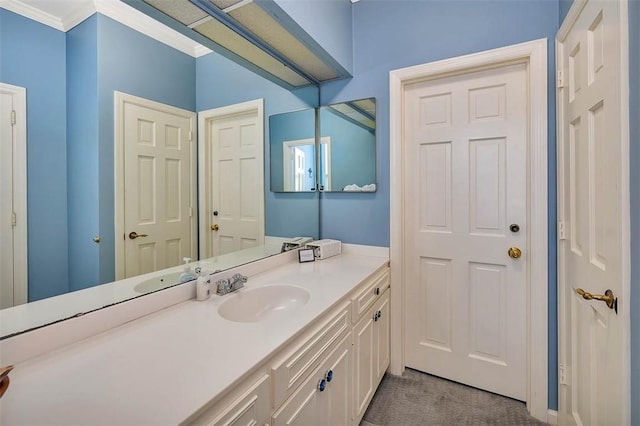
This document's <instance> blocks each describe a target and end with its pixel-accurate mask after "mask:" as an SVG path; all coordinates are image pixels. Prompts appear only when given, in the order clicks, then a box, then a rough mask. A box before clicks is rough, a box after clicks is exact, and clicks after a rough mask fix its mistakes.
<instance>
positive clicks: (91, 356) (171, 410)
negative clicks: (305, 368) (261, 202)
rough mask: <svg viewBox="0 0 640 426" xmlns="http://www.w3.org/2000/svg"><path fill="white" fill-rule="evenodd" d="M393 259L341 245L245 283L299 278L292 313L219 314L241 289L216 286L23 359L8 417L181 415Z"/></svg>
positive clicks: (158, 420) (78, 419)
mask: <svg viewBox="0 0 640 426" xmlns="http://www.w3.org/2000/svg"><path fill="white" fill-rule="evenodd" d="M387 261H388V257H375V256H360V255H352V254H342V255H340V256H337V257H333V258H330V259H325V260H322V261H316V262H312V263H303V264H299V263H297V262H293V263H288V264H286V265H284V266H281V267H278V268H275V269H273V270H270V271H268V272H264V273H261V274H259V275H256V276H253V277H252V278H251V279H250V280H249V282H248V283H247V284H246V289H250V288H255V287H259V286H264V285H270V284H291V285H296V286H300V287H304V288H306V289H307V290H309V291H310V293H311V297H310V299H309V302H308V303H307V304H306V305H305V306H303V307H301V308H299V309H297V310H294V311H292V312H291V313H290V314H288V315H287V316H286V317H277V316H276V317H273V318H269V319H266V320H264V321H262V322H257V323H238V322H231V321H228V320H226V319H224V318H222V317H220V316H219V315H218V313H217V306H218V305H219V304H220V303H221V302H223V301H224V300H227V298H230V297H234V296H235V295H227V296H222V297H220V296H215V295H214V296H213V297H212V298H211V299H209V300H208V301H205V302H197V301H195V299H192V300H189V301H186V302H183V303H180V304H178V305H174V306H172V307H169V308H167V309H163V310H161V311H159V312H156V313H154V314H152V315H148V316H146V317H143V318H141V319H138V320H136V321H133V322H130V323H128V324H125V325H122V326H120V327H117V328H115V329H112V330H110V331H107V332H104V333H101V334H99V335H96V336H94V337H91V338H89V339H85V340H83V341H80V342H78V343H76V344H73V345H70V346H67V347H64V348H62V349H60V350H57V351H55V352H52V353H48V354H46V355H43V356H40V357H37V358H34V359H32V360H29V361H26V362H23V363H20V364H18V365H16V366H15V370H14V371H12V373H11V376H10V377H11V386H10V387H9V390H8V391H7V393H6V394H5V396H4V397H3V398H2V400H0V423H1V424H2V425H13V424H29V425H34V424H65V425H72V424H82V425H92V424H109V425H125V424H126V425H134V424H135V425H147V424H162V425H165V424H177V423H180V422H182V421H184V420H186V419H187V418H188V417H189V416H190V415H192V414H193V413H194V412H196V411H197V410H198V409H200V408H202V407H203V406H205V405H206V404H208V403H209V402H210V401H211V400H212V399H213V398H214V397H216V395H218V394H220V393H221V392H223V391H224V390H225V389H227V388H229V387H230V386H231V385H233V384H234V383H235V382H236V381H237V380H238V379H239V378H241V377H242V376H243V375H244V374H245V373H246V372H247V371H248V370H250V369H252V368H253V367H254V366H256V365H258V364H259V363H260V362H262V361H264V360H265V359H266V358H267V357H268V356H269V355H271V354H272V353H273V352H274V351H276V350H277V349H278V348H279V347H280V346H282V345H283V344H284V343H286V342H287V341H289V340H290V339H291V338H292V337H293V336H295V335H296V334H297V333H299V332H300V331H301V330H302V329H303V328H305V327H306V326H307V325H308V324H310V323H311V322H312V321H313V320H314V319H316V318H318V316H320V315H321V314H322V313H323V312H325V311H326V310H327V309H329V308H330V307H332V306H333V305H335V304H336V303H338V302H339V301H340V300H341V299H343V298H345V296H346V295H347V294H348V293H349V292H350V291H351V290H352V289H353V288H354V286H356V285H357V284H358V283H360V282H361V281H362V280H363V279H365V278H366V277H368V276H369V275H371V274H372V273H373V272H375V271H376V270H378V269H379V268H381V267H383V266H384V265H385V264H386V263H387ZM240 291H243V290H240Z"/></svg>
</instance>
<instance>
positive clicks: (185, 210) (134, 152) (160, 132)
mask: <svg viewBox="0 0 640 426" xmlns="http://www.w3.org/2000/svg"><path fill="white" fill-rule="evenodd" d="M192 120H193V117H189V116H188V115H185V114H179V113H177V112H176V113H175V114H172V113H169V112H166V111H163V110H160V109H154V108H153V107H151V105H149V106H148V107H146V106H141V105H137V104H134V103H128V102H127V103H125V104H124V167H123V169H124V188H125V200H124V204H125V208H124V211H125V226H124V229H125V235H124V236H123V237H124V239H125V253H126V254H125V276H126V277H129V276H135V275H138V274H143V273H147V272H153V271H156V270H158V269H165V268H169V267H172V266H177V265H179V264H180V263H181V261H182V258H183V257H190V258H195V255H196V253H195V241H194V239H195V235H194V234H193V231H194V229H195V228H194V226H195V218H194V217H193V215H192V211H193V209H192V208H193V206H192V203H193V201H192V199H191V197H192V195H191V194H192V191H191V184H192V182H193V181H194V177H193V175H192V174H193V172H194V171H192V167H191V165H192V162H193V158H192V155H193V151H192V147H191V144H192V143H191V140H190V139H191V127H192ZM131 232H135V233H136V234H138V235H144V236H140V237H138V238H135V239H132V238H130V237H129V234H130V233H131Z"/></svg>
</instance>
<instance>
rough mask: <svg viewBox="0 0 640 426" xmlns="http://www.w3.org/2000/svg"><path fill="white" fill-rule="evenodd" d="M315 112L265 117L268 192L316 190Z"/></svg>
mask: <svg viewBox="0 0 640 426" xmlns="http://www.w3.org/2000/svg"><path fill="white" fill-rule="evenodd" d="M315 133H316V112H315V109H313V108H311V109H305V110H300V111H293V112H286V113H283V114H275V115H272V116H270V117H269V141H270V142H269V143H270V155H271V191H273V192H313V191H315V190H316V156H315V145H316V137H315Z"/></svg>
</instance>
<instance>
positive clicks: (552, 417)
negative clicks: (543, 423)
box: [547, 410, 558, 426]
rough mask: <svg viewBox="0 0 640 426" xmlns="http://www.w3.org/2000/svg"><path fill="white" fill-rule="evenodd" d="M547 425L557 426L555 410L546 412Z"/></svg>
mask: <svg viewBox="0 0 640 426" xmlns="http://www.w3.org/2000/svg"><path fill="white" fill-rule="evenodd" d="M547 424H550V425H552V426H558V412H557V411H556V410H547Z"/></svg>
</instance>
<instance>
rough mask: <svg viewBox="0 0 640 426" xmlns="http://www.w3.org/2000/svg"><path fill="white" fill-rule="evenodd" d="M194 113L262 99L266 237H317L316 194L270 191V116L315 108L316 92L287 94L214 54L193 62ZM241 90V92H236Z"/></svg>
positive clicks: (315, 89)
mask: <svg viewBox="0 0 640 426" xmlns="http://www.w3.org/2000/svg"><path fill="white" fill-rule="evenodd" d="M196 85H197V87H198V92H197V95H196V108H197V111H204V110H208V109H211V108H218V107H222V106H226V105H231V104H235V103H239V102H246V101H249V100H253V99H259V98H263V99H264V116H265V153H264V154H265V180H264V182H265V215H266V235H268V236H276V237H295V236H311V237H314V238H318V237H319V230H318V226H317V224H318V222H319V206H318V194H317V193H274V192H271V191H270V185H269V182H270V178H269V177H270V167H269V160H270V155H269V150H268V147H269V120H268V118H269V116H271V115H273V114H280V113H283V112H287V111H296V110H300V109H305V108H310V107H313V108H315V107H316V106H318V89H317V88H314V87H309V88H305V89H298V90H295V91H292V92H289V91H287V90H285V89H283V88H282V87H280V86H278V85H276V84H274V83H271V82H270V81H268V80H265V79H264V78H262V77H260V76H258V75H257V74H254V73H252V72H251V71H248V70H246V69H244V68H242V67H240V66H239V65H237V64H235V63H234V62H232V61H230V60H228V59H226V58H224V57H223V56H220V55H216V54H209V55H206V56H202V57H200V58H198V59H197V61H196ZM238 87H241V88H242V90H238Z"/></svg>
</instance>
